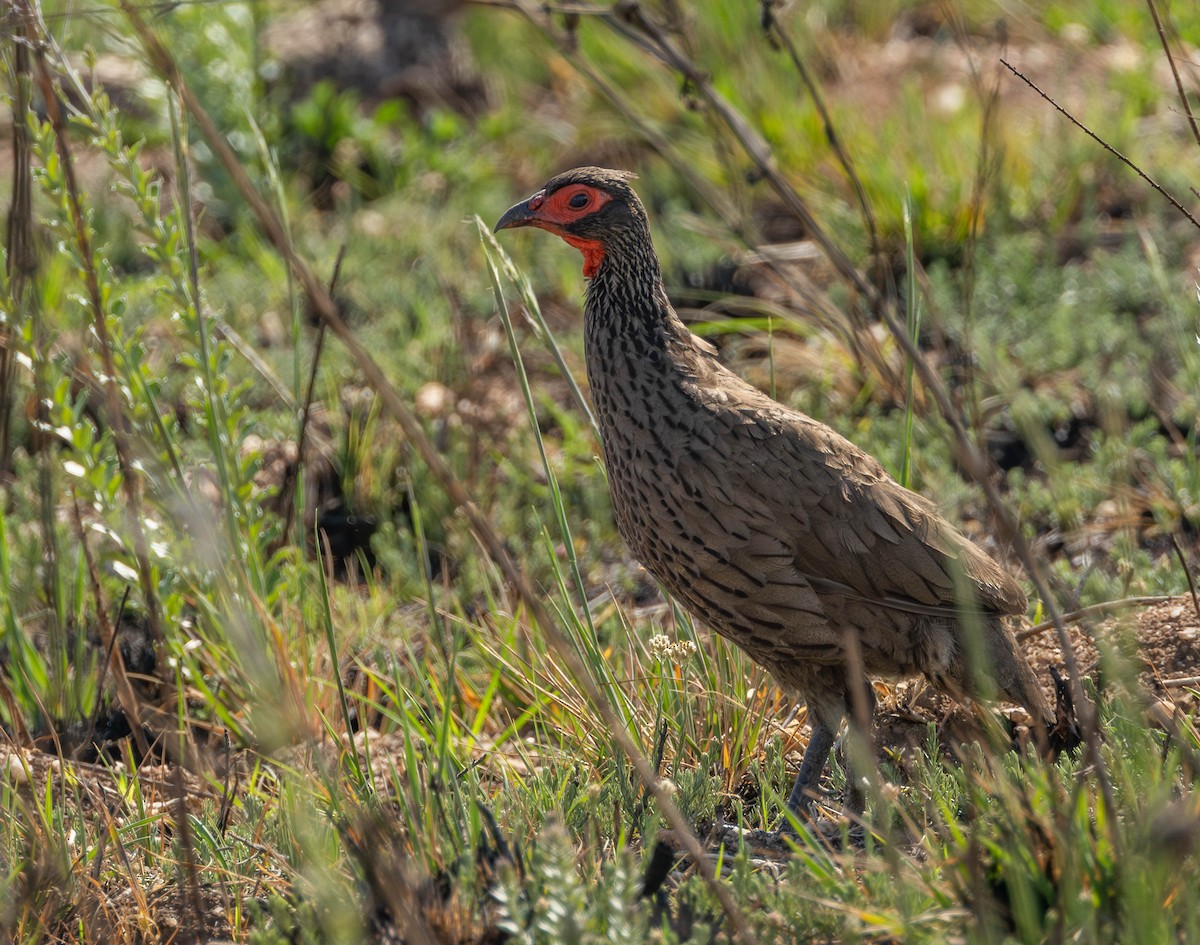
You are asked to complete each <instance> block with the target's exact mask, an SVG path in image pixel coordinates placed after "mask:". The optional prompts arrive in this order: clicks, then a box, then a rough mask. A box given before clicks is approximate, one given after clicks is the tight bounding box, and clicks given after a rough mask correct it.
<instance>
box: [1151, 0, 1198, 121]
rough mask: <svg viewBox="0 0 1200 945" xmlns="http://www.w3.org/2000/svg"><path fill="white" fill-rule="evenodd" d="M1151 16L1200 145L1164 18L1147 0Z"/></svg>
mask: <svg viewBox="0 0 1200 945" xmlns="http://www.w3.org/2000/svg"><path fill="white" fill-rule="evenodd" d="M1146 6H1148V7H1149V8H1150V15H1151V16H1152V17H1153V18H1154V28H1155V29H1156V30H1158V40H1159V42H1160V43H1162V48H1163V52H1164V53H1166V54H1167V64H1168V65H1169V66H1170V67H1171V76H1172V78H1174V79H1175V91H1176V92H1177V93H1178V95H1179V102H1180V104H1181V105H1183V113H1184V114H1185V115H1187V120H1188V125H1189V126H1190V127H1191V129H1192V137H1193V138H1195V139H1196V144H1198V145H1200V125H1197V124H1196V116H1195V115H1194V114H1192V103H1191V102H1189V101H1188V97H1187V92H1185V91H1184V89H1183V80H1182V79H1181V78H1180V77H1179V69H1178V68H1177V67H1176V65H1175V57H1174V56H1173V55H1171V44H1170V43H1169V42H1167V31H1166V30H1165V29H1164V28H1163V22H1162V18H1161V17H1160V16H1159V15H1158V4H1157V3H1155V2H1154V0H1146Z"/></svg>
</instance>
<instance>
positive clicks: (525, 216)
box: [492, 194, 540, 233]
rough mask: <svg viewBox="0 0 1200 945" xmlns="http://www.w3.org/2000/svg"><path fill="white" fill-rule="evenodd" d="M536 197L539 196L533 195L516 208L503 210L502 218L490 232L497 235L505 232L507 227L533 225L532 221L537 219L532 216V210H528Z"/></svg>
mask: <svg viewBox="0 0 1200 945" xmlns="http://www.w3.org/2000/svg"><path fill="white" fill-rule="evenodd" d="M538 196H540V195H539V194H534V195H533V197H530V198H529V199H528V200H522V201H521V202H520V203H519V204H517V205H516V206H512V207H509V208H508V209H507V210H505V211H504V216H502V217H501V218H500V220H499V222H497V223H496V225H495V227H494V228H493V229H492V232H493V233H499V232H500V231H501V230H507V229H508V228H509V227H513V226H532V225H534V221H535V220H536V219H537V217H535V216H534V214H533V210H532V209H531V208H530V206H529V204H530V203H531V202H532V201H533V199H534V197H538Z"/></svg>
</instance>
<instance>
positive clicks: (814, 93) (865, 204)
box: [760, 0, 879, 257]
mask: <svg viewBox="0 0 1200 945" xmlns="http://www.w3.org/2000/svg"><path fill="white" fill-rule="evenodd" d="M776 2H777V0H761V3H760V8H761V10H762V25H763V29H764V30H766V31H767V33H768V34H770V33H774V34H775V36H776V37H777V38H778V39H779V41H780V42H781V43H783V48H784V49H786V50H787V54H788V57H789V58H790V59H791V60H792V65H793V66H795V67H796V72H797V73H798V74H799V76H800V81H801V82H803V83H804V87H805V88H806V89H808V97H809V98H811V99H812V103H813V106H814V107H815V108H816V110H817V114H818V115H819V116H820V118H821V127H822V129H823V130H824V132H825V140H826V141H827V142H828V143H829V148H830V150H832V151H833V156H834V157H835V158H837V161H838V163H839V164H841V165H842V170H843V171H844V172H845V174H846V179H847V180H848V181H850V186H851V187H853V188H854V196H855V197H856V198H857V199H858V207H859V211H860V212H861V213H862V218H863V224H864V225H865V226H866V228H867V236H868V237H869V239H870V241H871V255H872V256H874V257H878V256H879V230H878V227H877V226H876V224H875V212H874V211H873V210H872V209H871V201H870V199H869V198H868V197H867V191H866V188H865V187H863V183H862V179H861V178H860V177H859V176H858V171H856V170H855V169H854V161H853V159H851V157H850V152H849V151H847V150H846V149H845V147H844V146H843V145H842V138H841V136H840V135H839V134H838V133H837V128H836V126H835V125H834V123H833V116H832V115H831V114H830V113H829V109H828V108H827V107H826V105H825V98H824V96H822V95H821V89H820V86H818V85H817V82H816V80H815V79H814V78H813V77H812V73H811V72H809V71H808V67H807V66H806V65H805V64H804V60H803V59H802V58H801V56H800V51H799V50H798V49H797V48H796V44H795V42H793V41H792V34H791V33H789V32H788V31H787V30H786V29H784V28H783V26H782V24H781V23H780V22H779V18H778V17H777V16H776V15H775V3H776Z"/></svg>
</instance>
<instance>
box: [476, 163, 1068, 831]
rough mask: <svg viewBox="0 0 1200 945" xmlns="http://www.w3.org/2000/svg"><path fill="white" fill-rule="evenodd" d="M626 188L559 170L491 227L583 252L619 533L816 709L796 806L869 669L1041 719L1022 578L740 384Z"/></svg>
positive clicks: (821, 433) (608, 175) (800, 420)
mask: <svg viewBox="0 0 1200 945" xmlns="http://www.w3.org/2000/svg"><path fill="white" fill-rule="evenodd" d="M633 179H635V175H633V174H631V173H629V172H627V171H620V170H610V169H606V168H600V167H577V168H574V169H572V170H569V171H566V172H564V173H562V174H559V175H557V176H556V177H553V178H552V179H551V180H549V181H548V182H547V183H546V185H545V186H544V187H542V188H541V189H540V190H538V191H537V192H536V193H535V194H533V195H532V196H531V197H529V198H528V199H526V200H523V201H521V202H520V203H517V204H516V205H514V206H513V207H511V208H509V209H508V210H507V211H506V212H505V213H504V214H503V216H501V217H500V219H499V221H498V222H497V223H496V226H495V232H499V231H500V230H505V229H509V228H513V227H526V226H528V227H537V228H540V229H543V230H547V231H548V232H550V233H553V234H555V235H556V236H559V237H561V238H562V239H563V240H565V241H566V242H567V243H568V244H569V245H571V246H573V247H575V248H576V249H578V250H579V251H580V252H581V253H582V254H583V275H584V277H585V278H586V279H587V290H586V295H585V302H584V329H583V330H584V356H585V362H586V366H587V377H588V386H589V388H590V392H591V397H592V402H593V407H594V410H595V415H596V420H597V424H598V428H599V433H600V440H601V449H602V454H603V459H604V465H605V468H606V470H607V473H608V483H609V492H610V495H611V499H612V507H613V512H614V516H615V519H616V524H617V529H618V531H619V532H620V534H621V537H622V538H623V539H624V541H625V542H626V543H627V544H628V546H629V548H630V550H631V551H632V552H633V554H634V556H635V557H636V558H637V559H638V560H639V561H640V562H641V563H642V564H643V565H644V566H645V568H646V569H647V570H648V571H649V573H650V574H651V575H652V576H653V577H654V578H655V579H656V580H657V581H658V582H659V583H660V584H661V585H662V586H663V587H664V588H665V589H666V590H667V591H668V592H670V594H672V595H673V596H674V597H675V598H676V599H677V600H679V601H680V602H682V603H683V605H684V606H685V608H686V609H687V610H688V611H690V613H691V614H692V615H693V616H695V617H697V618H699V619H700V621H701V623H702V624H704V625H706V626H708V627H709V628H710V629H711V630H713V631H715V632H716V633H718V634H720V635H721V636H723V637H725V638H727V639H729V640H730V641H732V642H733V643H734V644H736V645H737V646H738V647H740V648H741V649H742V650H744V651H745V652H746V653H747V654H748V655H749V656H750V657H751V658H752V659H753V660H754V661H756V662H757V663H759V664H760V665H762V666H763V667H765V668H766V669H767V670H769V671H770V672H771V674H772V675H773V676H774V678H775V680H776V681H777V682H778V683H779V684H780V686H781V687H782V688H783V689H785V690H786V691H789V692H791V693H793V694H795V695H798V696H799V697H800V698H802V699H803V700H804V701H805V703H806V705H807V709H808V718H809V721H810V725H811V728H810V736H809V741H808V744H807V746H806V747H805V750H804V754H803V756H802V758H801V763H800V769H799V772H798V773H797V775H796V778H795V782H794V784H793V786H792V790H791V792H790V794H789V796H788V800H787V807H788V808H789V809H790V810H791V811H792V812H793V813H794V814H795V815H796V817H797V818H798V819H807V820H812V819H813V817H814V804H815V802H816V801H817V800H818V799H819V798H820V794H819V791H818V788H819V782H820V778H821V776H822V774H823V772H824V769H825V767H826V764H827V763H828V760H829V755H830V752H831V750H832V749H833V746H834V743H835V740H836V737H837V734H838V732H839V731H840V729H841V726H842V723H843V721H845V719H846V718H847V717H848V716H849V717H850V718H851V720H852V721H853V720H855V719H859V720H860V721H861V720H862V719H864V718H869V717H870V715H871V714H872V713H873V711H874V696H873V689H872V687H871V685H870V683H869V679H871V678H880V679H901V678H911V677H921V676H924V677H925V678H926V679H927V680H928V681H929V682H930V683H931V684H932V685H933V687H934V688H935V689H937V690H939V691H941V692H944V693H947V694H949V695H950V696H952V697H953V698H955V699H957V700H959V701H976V700H978V699H984V698H995V697H996V696H999V697H1001V698H1003V699H1005V700H1008V701H1010V702H1013V703H1018V704H1020V705H1022V706H1024V708H1025V709H1026V710H1027V711H1028V712H1029V713H1030V715H1031V716H1032V717H1033V719H1034V722H1035V723H1038V724H1042V725H1046V726H1048V725H1049V724H1050V723H1051V721H1052V716H1051V714H1050V710H1049V707H1048V705H1047V702H1046V699H1045V697H1044V696H1043V694H1042V690H1041V687H1040V686H1039V684H1038V681H1037V677H1036V676H1035V674H1034V672H1033V670H1032V668H1031V667H1030V665H1029V663H1028V661H1027V660H1026V658H1025V656H1024V655H1023V654H1022V652H1021V651H1020V649H1019V647H1018V644H1017V641H1016V639H1015V638H1014V636H1013V632H1012V627H1011V622H1012V619H1013V618H1015V617H1017V616H1018V615H1021V614H1023V613H1024V612H1025V609H1026V597H1025V593H1024V592H1023V590H1022V589H1021V586H1020V584H1019V583H1018V582H1017V581H1016V580H1015V579H1014V578H1013V577H1012V576H1011V575H1010V574H1008V573H1007V572H1006V571H1005V570H1004V568H1002V567H1001V566H1000V565H999V564H998V563H997V562H996V561H995V560H994V559H992V558H991V557H990V556H989V555H988V554H987V553H986V552H984V551H983V550H982V549H981V548H980V547H979V546H978V545H976V544H974V543H973V542H972V541H970V540H969V539H968V538H966V537H965V536H964V535H962V534H961V533H960V532H959V531H958V530H956V529H955V528H954V527H953V526H952V525H951V524H950V523H949V522H948V521H947V520H946V519H945V518H944V517H943V516H942V515H941V514H939V512H938V510H937V508H936V507H935V506H934V504H933V503H932V502H930V501H929V500H927V499H926V498H924V497H922V496H920V495H918V494H917V493H915V492H912V491H910V490H909V489H906V488H905V487H903V486H901V485H900V484H899V483H898V482H896V481H895V480H894V479H893V478H892V477H891V476H890V475H888V473H887V472H886V471H885V469H884V468H883V466H882V465H881V464H880V463H879V462H878V461H877V460H876V459H875V458H873V457H872V456H870V455H869V454H868V453H866V452H864V451H863V450H862V449H860V448H859V447H857V446H855V445H854V444H853V443H852V442H850V441H849V440H848V439H846V438H845V437H843V436H841V435H840V434H838V433H837V432H835V431H834V430H833V429H832V428H830V427H829V426H826V425H825V424H823V423H820V422H819V421H817V420H815V419H813V418H812V417H809V416H807V415H806V414H803V413H801V412H799V411H796V410H793V409H790V408H788V407H786V406H784V405H783V404H780V403H778V402H777V401H775V400H773V399H772V398H770V397H768V396H767V395H766V394H765V393H763V392H762V391H760V390H759V389H758V388H756V387H754V386H753V385H751V384H750V383H748V382H747V381H745V380H744V379H743V378H741V377H740V376H738V375H737V374H735V373H734V372H733V371H731V370H730V369H729V368H727V367H726V366H724V365H723V364H722V363H721V362H720V360H718V357H717V352H716V349H715V348H713V346H712V345H710V344H709V343H708V342H706V341H704V340H702V339H701V338H699V337H697V336H696V335H695V334H693V333H692V332H691V331H690V330H689V329H688V328H687V327H686V326H685V325H684V323H683V321H682V320H681V319H680V317H679V315H678V314H677V313H676V311H675V309H674V308H673V307H672V305H671V302H670V300H669V299H668V297H667V293H666V290H665V288H664V286H663V280H662V267H661V264H660V262H659V259H658V255H657V253H656V252H655V249H654V244H653V242H652V239H651V233H650V224H649V220H648V217H647V214H646V210H645V208H644V206H643V205H642V202H641V201H640V200H639V199H638V196H637V194H636V193H635V192H634V190H633V187H632V186H631V184H630V181H631V180H633ZM853 783H855V779H852V784H853ZM853 794H854V788H853V787H852V789H851V795H852V796H851V799H850V806H851V808H852V811H855V812H857V813H860V814H861V813H862V812H863V808H864V804H863V799H862V797H861V792H860V793H859V796H858V797H857V798H855V797H854V796H853Z"/></svg>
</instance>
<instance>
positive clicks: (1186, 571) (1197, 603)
mask: <svg viewBox="0 0 1200 945" xmlns="http://www.w3.org/2000/svg"><path fill="white" fill-rule="evenodd" d="M1171 547H1172V548H1174V549H1175V557H1176V558H1178V559H1179V564H1180V566H1181V567H1182V568H1183V576H1184V577H1185V578H1187V582H1188V590H1190V591H1191V592H1192V607H1193V608H1195V610H1196V616H1197V617H1200V598H1197V597H1196V582H1195V581H1193V580H1192V569H1191V568H1189V567H1188V563H1187V558H1186V557H1184V554H1183V549H1182V548H1180V547H1179V542H1178V540H1176V538H1175V536H1174V535H1172V536H1171Z"/></svg>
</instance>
